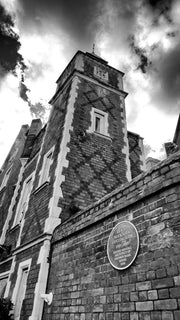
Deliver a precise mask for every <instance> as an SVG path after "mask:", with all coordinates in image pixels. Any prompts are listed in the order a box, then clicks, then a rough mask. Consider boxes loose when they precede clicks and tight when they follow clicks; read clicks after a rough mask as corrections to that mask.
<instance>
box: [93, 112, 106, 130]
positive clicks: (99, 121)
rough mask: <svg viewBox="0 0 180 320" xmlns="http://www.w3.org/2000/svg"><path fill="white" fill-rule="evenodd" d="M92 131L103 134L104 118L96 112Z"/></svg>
mask: <svg viewBox="0 0 180 320" xmlns="http://www.w3.org/2000/svg"><path fill="white" fill-rule="evenodd" d="M94 131H95V132H98V133H102V134H103V133H105V116H104V115H102V114H100V113H98V112H94Z"/></svg>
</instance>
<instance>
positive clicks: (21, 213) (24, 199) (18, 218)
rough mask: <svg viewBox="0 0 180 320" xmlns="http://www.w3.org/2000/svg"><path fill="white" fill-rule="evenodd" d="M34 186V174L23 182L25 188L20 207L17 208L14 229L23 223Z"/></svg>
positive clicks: (21, 195) (22, 192)
mask: <svg viewBox="0 0 180 320" xmlns="http://www.w3.org/2000/svg"><path fill="white" fill-rule="evenodd" d="M28 182H30V186H29V187H27V185H28ZM32 186H33V174H31V175H29V176H28V177H27V178H26V179H25V180H24V182H23V187H22V190H21V194H20V198H19V201H18V205H17V208H16V214H15V218H14V222H13V226H12V228H13V227H15V226H16V225H18V224H20V223H21V221H22V219H23V217H24V215H25V213H26V211H27V208H28V203H29V198H30V194H31V190H32ZM27 188H28V189H27ZM23 207H24V208H23ZM22 210H23V211H22Z"/></svg>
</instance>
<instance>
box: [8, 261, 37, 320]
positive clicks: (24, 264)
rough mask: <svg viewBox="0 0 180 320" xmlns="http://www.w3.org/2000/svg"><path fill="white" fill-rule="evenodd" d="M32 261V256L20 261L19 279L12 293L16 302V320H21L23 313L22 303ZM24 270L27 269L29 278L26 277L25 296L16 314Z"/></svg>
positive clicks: (14, 302)
mask: <svg viewBox="0 0 180 320" xmlns="http://www.w3.org/2000/svg"><path fill="white" fill-rule="evenodd" d="M31 261H32V258H31V259H28V260H25V261H22V262H20V263H19V267H18V272H17V280H16V284H15V287H14V291H13V295H12V302H13V304H14V320H19V318H20V315H21V309H22V304H23V300H24V298H25V295H26V289H27V281H28V275H29V270H30V267H31ZM23 270H27V278H26V283H25V290H24V296H23V297H22V299H21V301H20V308H19V306H18V308H19V310H17V311H18V314H17V315H16V314H15V312H16V308H17V304H16V303H17V301H18V293H19V289H20V285H21V283H22V278H23Z"/></svg>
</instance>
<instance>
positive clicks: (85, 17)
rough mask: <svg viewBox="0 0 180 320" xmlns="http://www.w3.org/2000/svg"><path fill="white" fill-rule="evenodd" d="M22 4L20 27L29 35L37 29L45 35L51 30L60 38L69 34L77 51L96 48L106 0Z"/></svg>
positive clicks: (40, 1) (41, 0) (34, 1)
mask: <svg viewBox="0 0 180 320" xmlns="http://www.w3.org/2000/svg"><path fill="white" fill-rule="evenodd" d="M18 3H19V7H20V10H19V23H20V26H23V28H24V29H25V32H29V31H30V30H33V29H34V28H35V29H36V31H37V30H38V32H41V33H42V34H44V32H45V31H46V32H47V30H48V28H50V29H51V30H53V32H54V33H56V34H58V33H59V32H60V33H66V35H68V37H69V38H70V39H71V41H72V42H73V43H74V46H75V47H76V48H77V47H79V48H80V47H84V48H88V47H92V43H93V41H94V37H95V34H96V30H97V28H98V25H97V24H98V19H97V18H98V16H99V15H100V14H101V10H102V6H103V1H102V0H97V1H94V0H87V1H84V0H76V1H72V0H52V1H49V0H39V1H36V0H32V1H31V2H29V1H25V0H19V1H18ZM65 42H66V40H65ZM64 45H65V46H66V43H64ZM71 52H72V49H71Z"/></svg>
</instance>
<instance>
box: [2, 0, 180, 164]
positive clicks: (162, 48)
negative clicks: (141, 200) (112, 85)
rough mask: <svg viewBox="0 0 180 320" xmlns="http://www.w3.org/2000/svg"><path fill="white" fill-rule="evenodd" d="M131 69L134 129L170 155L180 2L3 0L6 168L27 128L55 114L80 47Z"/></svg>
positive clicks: (178, 85)
mask: <svg viewBox="0 0 180 320" xmlns="http://www.w3.org/2000/svg"><path fill="white" fill-rule="evenodd" d="M93 43H95V52H96V54H98V55H100V56H102V57H103V58H104V59H106V60H107V61H108V62H109V64H110V65H112V66H113V67H115V68H117V69H120V70H121V71H123V72H125V77H124V88H125V90H126V91H127V92H128V93H129V95H128V97H127V98H126V113H127V121H128V129H129V130H130V131H134V132H136V133H139V134H140V135H141V136H142V137H144V141H145V144H146V150H148V151H150V153H149V155H150V156H154V157H159V158H162V156H163V148H162V145H163V143H164V142H166V141H170V140H172V139H173V135H174V131H175V126H176V123H177V119H178V114H179V112H180V0H174V1H173V0H51V1H49V0H29V1H28V0H0V108H1V113H0V165H1V164H2V162H3V160H4V158H5V156H6V154H7V152H8V150H9V148H10V146H11V145H12V143H13V141H14V139H15V137H16V135H17V134H18V132H19V129H20V127H21V125H22V124H30V122H31V119H32V117H38V116H41V117H43V118H44V121H46V119H47V115H48V109H49V105H48V101H49V99H50V98H51V97H52V95H53V93H54V91H55V87H56V86H55V81H56V80H57V78H58V77H59V75H60V73H61V72H62V71H63V69H64V68H65V66H66V65H67V63H68V62H69V60H70V59H71V58H72V56H73V55H74V54H75V52H76V51H77V50H82V51H85V52H86V51H90V52H91V51H92V45H93Z"/></svg>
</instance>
